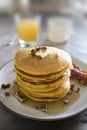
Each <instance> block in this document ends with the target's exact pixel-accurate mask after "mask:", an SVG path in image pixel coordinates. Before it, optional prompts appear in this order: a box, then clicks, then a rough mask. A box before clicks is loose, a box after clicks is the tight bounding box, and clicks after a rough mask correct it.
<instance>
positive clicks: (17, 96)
mask: <svg viewBox="0 0 87 130" xmlns="http://www.w3.org/2000/svg"><path fill="white" fill-rule="evenodd" d="M15 96H16V98H17V99H18V100H19V101H20V102H25V101H26V99H27V98H26V96H25V95H24V94H23V93H22V92H21V91H20V90H19V91H18V92H16V93H15Z"/></svg>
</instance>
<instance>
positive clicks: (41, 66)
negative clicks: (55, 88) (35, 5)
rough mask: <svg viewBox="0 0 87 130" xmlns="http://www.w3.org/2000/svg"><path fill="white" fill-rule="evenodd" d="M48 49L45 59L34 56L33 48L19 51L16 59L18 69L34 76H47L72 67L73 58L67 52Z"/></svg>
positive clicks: (52, 48)
mask: <svg viewBox="0 0 87 130" xmlns="http://www.w3.org/2000/svg"><path fill="white" fill-rule="evenodd" d="M46 48H47V50H46V51H47V52H48V55H47V56H46V57H44V58H38V56H33V55H32V54H31V51H32V49H33V48H25V49H22V50H19V51H18V52H17V53H16V55H15V59H14V64H15V66H16V68H17V69H19V70H22V71H24V72H26V73H29V74H32V75H47V74H52V73H56V72H60V71H62V70H63V69H64V68H65V67H66V66H69V67H70V66H71V57H70V55H69V54H68V53H67V52H65V51H63V50H60V49H58V48H54V47H46Z"/></svg>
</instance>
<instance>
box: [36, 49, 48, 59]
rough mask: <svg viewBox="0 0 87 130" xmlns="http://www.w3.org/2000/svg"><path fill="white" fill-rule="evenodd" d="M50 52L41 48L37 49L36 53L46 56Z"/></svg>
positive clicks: (42, 56)
mask: <svg viewBox="0 0 87 130" xmlns="http://www.w3.org/2000/svg"><path fill="white" fill-rule="evenodd" d="M48 54H49V52H48V50H39V51H36V53H35V55H36V56H39V57H41V58H44V57H46V56H47V55H48Z"/></svg>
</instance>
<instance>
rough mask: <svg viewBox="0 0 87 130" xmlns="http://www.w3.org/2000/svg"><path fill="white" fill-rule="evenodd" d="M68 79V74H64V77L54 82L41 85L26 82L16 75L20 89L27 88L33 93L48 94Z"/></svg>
mask: <svg viewBox="0 0 87 130" xmlns="http://www.w3.org/2000/svg"><path fill="white" fill-rule="evenodd" d="M68 78H69V74H66V75H65V76H63V77H61V78H59V79H58V80H56V81H52V82H50V83H44V84H43V83H42V84H33V83H30V82H26V81H24V80H22V79H21V78H20V77H19V76H18V75H17V79H16V80H17V82H18V84H19V85H20V87H21V86H22V87H25V88H28V91H35V92H49V91H52V90H54V89H56V88H58V87H59V86H61V85H62V84H63V83H64V82H65V81H66V80H67V79H68Z"/></svg>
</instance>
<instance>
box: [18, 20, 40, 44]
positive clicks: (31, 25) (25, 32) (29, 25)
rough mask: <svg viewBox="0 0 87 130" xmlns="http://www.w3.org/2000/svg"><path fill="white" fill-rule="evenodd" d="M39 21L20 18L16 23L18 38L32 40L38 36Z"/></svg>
mask: <svg viewBox="0 0 87 130" xmlns="http://www.w3.org/2000/svg"><path fill="white" fill-rule="evenodd" d="M39 30H40V29H39V23H38V22H37V21H35V20H29V19H25V20H21V21H20V22H19V23H18V25H17V31H18V35H19V38H20V39H21V40H24V41H25V42H33V41H36V40H37V39H38V36H39Z"/></svg>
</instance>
